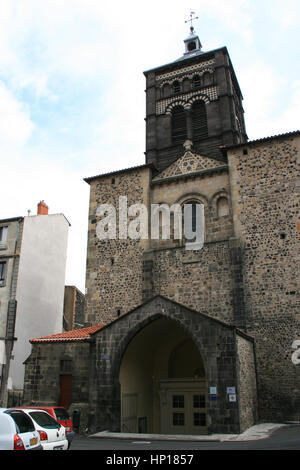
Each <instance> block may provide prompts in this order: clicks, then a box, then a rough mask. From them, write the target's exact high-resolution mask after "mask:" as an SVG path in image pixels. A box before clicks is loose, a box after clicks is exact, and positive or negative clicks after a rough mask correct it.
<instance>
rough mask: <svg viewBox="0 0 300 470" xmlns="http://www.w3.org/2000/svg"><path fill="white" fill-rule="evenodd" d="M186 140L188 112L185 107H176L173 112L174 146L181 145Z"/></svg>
mask: <svg viewBox="0 0 300 470" xmlns="http://www.w3.org/2000/svg"><path fill="white" fill-rule="evenodd" d="M186 139H187V125H186V112H185V110H184V108H183V106H176V107H175V108H174V109H173V111H172V140H173V143H174V144H181V143H183V142H184V141H185V140H186Z"/></svg>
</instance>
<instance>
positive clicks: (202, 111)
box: [192, 101, 208, 140]
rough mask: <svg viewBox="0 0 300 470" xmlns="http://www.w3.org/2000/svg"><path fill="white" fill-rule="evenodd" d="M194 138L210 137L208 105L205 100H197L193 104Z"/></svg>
mask: <svg viewBox="0 0 300 470" xmlns="http://www.w3.org/2000/svg"><path fill="white" fill-rule="evenodd" d="M192 129H193V139H194V140H199V139H205V138H206V137H208V128H207V115H206V106H205V103H204V101H195V103H194V104H193V106H192Z"/></svg>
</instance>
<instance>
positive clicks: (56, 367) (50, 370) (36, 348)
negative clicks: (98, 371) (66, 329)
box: [23, 342, 90, 429]
mask: <svg viewBox="0 0 300 470" xmlns="http://www.w3.org/2000/svg"><path fill="white" fill-rule="evenodd" d="M67 358H68V359H72V368H71V370H70V371H69V372H70V373H71V375H72V397H71V401H72V402H71V406H70V408H69V410H68V411H69V413H70V414H72V412H73V410H74V409H75V408H76V409H79V410H80V411H81V428H82V429H84V428H85V427H86V424H87V408H88V398H89V390H88V388H89V387H88V384H89V376H90V345H89V343H87V342H68V343H63V342H61V343H58V342H53V343H43V344H41V343H37V344H33V345H32V353H31V355H30V356H29V358H28V359H27V361H26V365H25V381H24V395H23V405H24V406H35V405H36V406H40V405H41V406H43V405H51V406H53V405H59V393H60V375H61V374H62V373H63V371H62V370H61V360H63V359H67Z"/></svg>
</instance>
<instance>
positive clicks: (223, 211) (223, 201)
mask: <svg viewBox="0 0 300 470" xmlns="http://www.w3.org/2000/svg"><path fill="white" fill-rule="evenodd" d="M226 215H229V204H228V199H227V197H225V196H222V197H220V198H219V199H218V201H217V216H218V217H224V216H226Z"/></svg>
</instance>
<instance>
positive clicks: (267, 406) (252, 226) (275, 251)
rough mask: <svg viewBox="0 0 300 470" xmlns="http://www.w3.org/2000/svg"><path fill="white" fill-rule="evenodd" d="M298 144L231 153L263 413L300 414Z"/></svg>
mask: <svg viewBox="0 0 300 470" xmlns="http://www.w3.org/2000/svg"><path fill="white" fill-rule="evenodd" d="M299 150H300V138H299V136H285V137H281V138H280V137H279V138H273V139H270V140H264V141H262V142H256V143H255V142H254V143H252V144H251V143H250V144H249V145H248V146H246V148H245V149H243V148H237V149H234V150H230V151H229V154H228V161H229V168H230V178H231V188H232V193H231V194H232V206H233V217H234V226H235V235H236V236H237V237H239V238H240V240H241V243H242V244H243V245H244V254H243V265H244V270H243V275H244V286H245V311H246V318H247V332H248V333H249V334H251V335H252V336H253V337H254V338H255V342H256V354H257V370H258V390H259V407H260V417H261V419H273V420H274V419H299V409H300V374H299V366H297V365H294V364H293V363H292V361H291V345H292V342H293V341H294V340H296V339H300V296H299V287H300V278H299V261H300V231H299V219H300V215H299V199H300V198H299V195H300V191H299V188H300V184H299V183H300V180H299V174H300V173H299V170H300V155H299Z"/></svg>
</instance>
